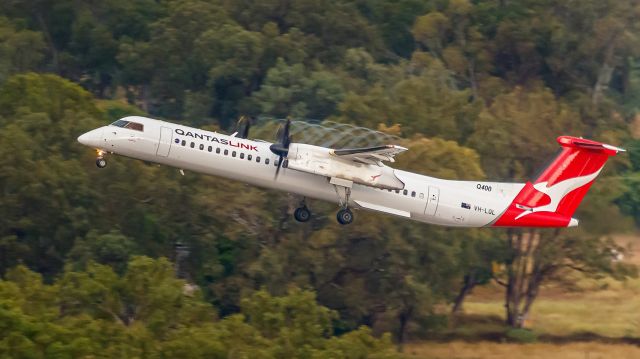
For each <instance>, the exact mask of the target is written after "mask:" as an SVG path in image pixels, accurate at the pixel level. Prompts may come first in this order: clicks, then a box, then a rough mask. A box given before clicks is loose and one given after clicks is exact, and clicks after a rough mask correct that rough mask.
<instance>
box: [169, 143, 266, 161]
mask: <svg viewBox="0 0 640 359" xmlns="http://www.w3.org/2000/svg"><path fill="white" fill-rule="evenodd" d="M175 142H176V143H180V145H182V146H183V147H186V146H187V141H185V140H182V141H180V140H179V139H176V141H175ZM189 147H191V148H193V149H195V148H196V143H195V142H190V143H189ZM198 148H199V149H200V150H201V151H204V150H205V145H204V144H202V143H201V144H200V145H199V146H198ZM206 149H207V152H213V146H207V148H206ZM215 152H216V154H220V153H222V154H223V155H224V156H228V155H229V150H228V149H225V150H221V149H220V147H216V149H215ZM231 157H240V159H245V158H246V159H247V161H251V160H253V159H254V157H253V155H252V154H245V153H244V152H240V153H239V154H238V151H231ZM255 161H256V163H260V162H261V159H260V156H255ZM269 162H270V160H269V159H268V158H265V159H264V164H265V165H268V164H269ZM273 165H274V166H277V165H278V161H273Z"/></svg>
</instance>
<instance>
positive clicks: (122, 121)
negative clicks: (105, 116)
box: [111, 120, 129, 127]
mask: <svg viewBox="0 0 640 359" xmlns="http://www.w3.org/2000/svg"><path fill="white" fill-rule="evenodd" d="M128 123H129V121H125V120H118V121H116V122H114V123H112V124H111V125H112V126H117V127H124V126H126V125H127V124H128Z"/></svg>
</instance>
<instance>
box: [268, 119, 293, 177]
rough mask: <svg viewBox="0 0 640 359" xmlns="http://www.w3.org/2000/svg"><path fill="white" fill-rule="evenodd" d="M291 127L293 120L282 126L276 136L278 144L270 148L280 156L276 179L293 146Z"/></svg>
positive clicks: (288, 120)
mask: <svg viewBox="0 0 640 359" xmlns="http://www.w3.org/2000/svg"><path fill="white" fill-rule="evenodd" d="M290 127H291V120H290V119H287V122H285V123H284V126H280V128H278V133H277V134H276V137H277V140H278V142H276V143H274V144H272V145H271V146H269V149H270V150H271V152H273V153H274V154H276V155H278V167H277V168H276V175H275V177H274V178H275V179H277V178H278V173H280V167H282V162H283V161H284V160H286V158H287V155H288V154H289V145H290V144H291V135H289V128H290Z"/></svg>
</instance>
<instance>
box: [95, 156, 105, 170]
mask: <svg viewBox="0 0 640 359" xmlns="http://www.w3.org/2000/svg"><path fill="white" fill-rule="evenodd" d="M96 166H98V168H105V167H107V160H105V159H104V158H102V157H98V158H97V159H96Z"/></svg>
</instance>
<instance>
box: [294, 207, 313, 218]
mask: <svg viewBox="0 0 640 359" xmlns="http://www.w3.org/2000/svg"><path fill="white" fill-rule="evenodd" d="M293 217H294V218H295V219H296V221H298V222H307V221H308V220H309V219H311V211H309V208H307V206H302V207H299V208H296V210H295V211H294V212H293Z"/></svg>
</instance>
